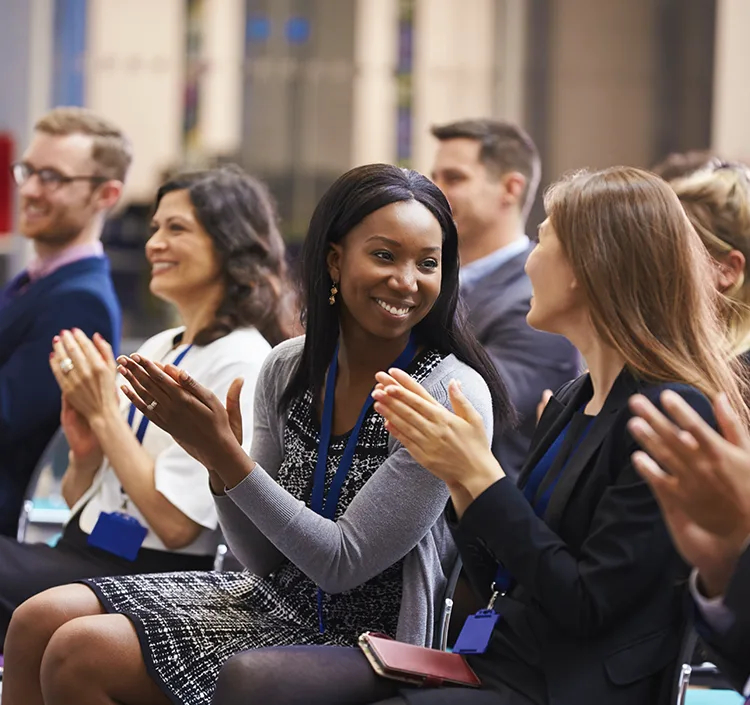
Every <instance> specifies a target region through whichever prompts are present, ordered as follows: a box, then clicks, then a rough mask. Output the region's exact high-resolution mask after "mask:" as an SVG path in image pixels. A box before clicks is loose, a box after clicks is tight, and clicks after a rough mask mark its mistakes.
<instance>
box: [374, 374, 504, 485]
mask: <svg viewBox="0 0 750 705" xmlns="http://www.w3.org/2000/svg"><path fill="white" fill-rule="evenodd" d="M376 379H377V381H378V385H377V386H376V388H375V390H374V391H373V393H372V396H373V398H374V399H375V411H377V412H378V413H379V414H380V415H381V416H383V418H384V419H385V422H386V429H387V430H388V431H389V432H390V433H391V435H392V436H393V437H394V438H395V439H396V440H398V441H399V442H400V443H401V444H402V445H403V446H404V447H405V448H406V449H407V450H408V451H409V453H410V454H411V456H412V457H413V458H414V459H415V460H416V461H417V462H418V463H419V464H420V465H422V466H424V467H425V468H427V469H428V470H429V471H430V472H431V473H432V474H433V475H435V476H436V477H439V478H440V479H441V480H443V481H444V482H445V483H446V484H447V485H448V487H449V488H451V490H452V491H453V490H454V489H457V488H461V489H462V490H464V491H467V492H468V493H469V495H471V497H477V496H478V495H479V494H481V493H482V492H483V491H484V490H485V489H487V487H489V486H490V485H491V484H493V483H494V482H496V481H497V480H499V479H500V478H502V477H504V475H505V473H504V472H503V470H502V468H501V467H500V465H499V464H498V462H497V460H495V458H494V457H493V455H492V451H491V450H490V444H489V441H488V439H487V434H486V433H485V430H484V423H483V421H482V417H481V416H480V415H479V414H478V413H477V411H476V409H474V407H473V406H472V405H471V403H470V402H469V400H468V399H467V398H466V397H465V396H464V395H463V393H462V392H461V388H460V384H459V383H458V382H456V381H455V380H454V381H452V382H451V383H450V384H449V386H448V394H449V398H450V401H451V405H452V406H453V410H454V412H451V411H449V410H448V409H446V408H445V407H444V406H442V405H441V404H439V403H438V402H437V401H436V400H435V399H433V397H432V396H430V394H429V393H428V392H427V391H426V390H425V389H424V387H422V385H420V384H419V383H418V382H416V381H415V380H414V379H412V378H411V377H410V376H409V375H408V374H406V372H403V371H402V370H398V369H392V370H389V372H388V373H387V374H386V373H385V372H380V373H378V374H377V375H376Z"/></svg>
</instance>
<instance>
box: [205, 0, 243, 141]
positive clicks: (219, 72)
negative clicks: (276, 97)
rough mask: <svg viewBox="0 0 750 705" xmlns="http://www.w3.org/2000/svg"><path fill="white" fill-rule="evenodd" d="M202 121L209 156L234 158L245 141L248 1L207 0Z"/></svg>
mask: <svg viewBox="0 0 750 705" xmlns="http://www.w3.org/2000/svg"><path fill="white" fill-rule="evenodd" d="M202 11H203V44H202V55H203V60H204V62H205V73H204V74H203V75H202V81H201V92H202V95H201V102H200V114H199V118H198V125H199V128H198V129H199V134H200V146H201V149H202V151H204V153H208V154H232V153H234V152H236V151H237V150H239V148H240V142H241V140H242V102H243V96H242V89H243V71H242V69H243V61H244V55H245V0H204V6H203V10H202Z"/></svg>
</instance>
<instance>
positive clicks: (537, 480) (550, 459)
mask: <svg viewBox="0 0 750 705" xmlns="http://www.w3.org/2000/svg"><path fill="white" fill-rule="evenodd" d="M594 418H595V417H592V418H591V419H589V421H588V423H587V424H586V426H585V428H584V429H583V431H582V432H581V433H580V434H579V435H578V438H576V441H575V443H574V444H573V447H572V448H571V450H570V453H569V454H568V457H567V458H566V459H565V462H564V463H563V466H562V468H560V471H559V472H558V473H557V477H555V478H554V480H553V481H552V482H551V483H550V485H549V487H547V489H546V490H545V491H544V493H543V494H542V496H541V497H538V498H536V499H535V497H536V494H537V491H538V489H539V487H540V485H541V484H542V482H543V481H544V478H545V476H546V475H547V473H548V472H549V471H550V470H551V469H552V464H553V463H554V461H555V458H556V456H557V454H558V453H559V452H560V451H561V450H562V445H563V442H564V440H565V436H566V435H567V433H568V431H569V430H570V423H568V425H567V426H566V427H565V428H564V429H563V430H562V432H561V433H560V435H559V436H558V437H557V438H556V439H555V440H554V441H553V442H552V445H550V447H549V448H548V449H547V452H546V453H545V454H544V455H543V456H542V458H541V460H540V461H539V462H538V463H537V465H536V467H535V468H534V470H533V471H532V473H531V476H530V477H529V481H528V482H527V483H526V485H525V486H524V488H523V494H524V497H526V499H527V500H528V502H529V504H530V505H531V506H532V507H533V508H534V513H535V514H536V515H537V516H538V517H539V518H540V519H541V518H542V517H543V516H544V513H545V512H546V511H547V507H548V506H549V501H550V499H551V498H552V493H553V492H554V491H555V487H557V483H558V482H559V480H560V478H561V477H562V474H563V471H564V470H565V468H566V467H567V466H568V463H569V462H570V459H571V458H572V457H573V455H574V454H575V452H576V451H577V450H578V447H579V446H580V445H581V443H582V442H583V439H584V438H585V437H586V434H587V433H588V432H589V429H590V428H591V424H592V423H593V422H594ZM512 583H513V576H512V575H511V574H510V573H509V572H508V571H507V570H506V569H505V566H503V565H502V564H500V565H498V567H497V572H496V573H495V580H494V582H493V585H492V591H493V592H499V593H505V592H507V591H508V590H510V587H511V585H512Z"/></svg>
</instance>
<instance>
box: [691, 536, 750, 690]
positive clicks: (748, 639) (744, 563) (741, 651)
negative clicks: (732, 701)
mask: <svg viewBox="0 0 750 705" xmlns="http://www.w3.org/2000/svg"><path fill="white" fill-rule="evenodd" d="M724 604H725V605H726V606H727V607H728V608H729V609H730V610H731V612H732V614H733V615H734V618H735V621H734V623H733V624H732V626H731V627H730V629H729V630H728V631H727V632H725V633H721V634H720V633H718V632H715V631H713V630H712V629H711V628H710V627H709V626H708V625H707V624H706V623H705V622H704V621H703V620H702V619H701V617H700V614H698V618H697V620H696V626H697V629H698V632H699V633H700V635H701V636H702V637H703V640H704V642H705V643H706V645H707V646H708V647H709V651H710V652H711V656H712V657H713V658H714V660H715V662H716V664H717V665H718V666H719V668H720V669H721V672H722V673H723V674H724V675H725V676H726V677H727V679H728V680H729V681H730V682H731V683H732V685H733V686H734V687H735V688H736V689H737V690H738V691H740V692H742V691H743V690H744V689H745V686H746V685H747V683H748V679H750V548H748V549H747V550H746V551H745V553H744V554H743V556H742V558H740V561H739V563H738V565H737V569H736V570H735V573H734V575H733V576H732V581H731V582H730V584H729V588H728V590H727V594H726V595H725V596H724Z"/></svg>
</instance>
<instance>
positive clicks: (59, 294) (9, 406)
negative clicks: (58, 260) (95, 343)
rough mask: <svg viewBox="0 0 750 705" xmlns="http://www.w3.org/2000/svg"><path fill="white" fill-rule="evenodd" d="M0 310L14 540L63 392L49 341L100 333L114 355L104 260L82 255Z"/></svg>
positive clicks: (2, 479) (113, 317)
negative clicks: (75, 331) (63, 334)
mask: <svg viewBox="0 0 750 705" xmlns="http://www.w3.org/2000/svg"><path fill="white" fill-rule="evenodd" d="M4 304H5V305H3V306H2V307H0V534H4V535H6V536H12V537H15V535H16V527H17V524H18V515H19V512H20V511H21V505H22V504H23V498H24V493H25V492H26V487H27V485H28V482H29V478H30V477H31V474H32V473H33V471H34V467H35V465H36V463H37V461H38V460H39V457H40V456H41V454H42V451H43V450H44V447H45V446H46V445H47V442H48V441H49V440H50V438H52V436H53V434H54V433H55V430H56V429H57V427H58V426H59V425H60V389H59V387H58V386H57V382H56V381H55V378H54V376H53V375H52V370H50V367H49V354H50V352H52V337H53V336H55V335H57V334H58V333H59V332H60V331H61V330H62V329H64V328H65V329H71V328H74V327H77V328H80V329H81V330H82V331H83V332H84V333H86V335H88V336H89V337H90V336H92V335H93V334H94V333H100V334H101V335H102V336H103V337H104V338H106V339H107V340H108V341H109V342H110V344H111V345H112V348H113V350H114V351H115V354H116V353H117V349H118V346H119V341H120V305H119V303H118V301H117V296H116V295H115V290H114V287H113V286H112V280H111V278H110V273H109V261H108V260H107V259H105V258H103V257H87V258H85V259H81V260H78V261H76V262H72V263H70V264H67V265H65V266H63V267H60V269H58V270H56V271H55V272H53V273H52V274H50V275H49V276H46V277H44V278H43V279H40V280H39V281H37V282H35V283H34V284H31V285H30V286H29V287H28V289H27V290H26V291H25V292H24V293H22V294H20V295H18V296H15V297H14V298H12V299H10V300H8V301H4Z"/></svg>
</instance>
